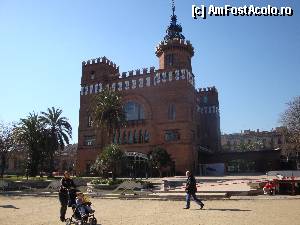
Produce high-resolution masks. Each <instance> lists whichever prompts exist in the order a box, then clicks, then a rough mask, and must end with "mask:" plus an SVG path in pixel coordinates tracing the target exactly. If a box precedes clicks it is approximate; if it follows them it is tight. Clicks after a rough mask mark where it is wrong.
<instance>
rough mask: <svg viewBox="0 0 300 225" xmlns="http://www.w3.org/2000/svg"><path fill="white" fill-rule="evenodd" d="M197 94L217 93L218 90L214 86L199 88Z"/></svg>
mask: <svg viewBox="0 0 300 225" xmlns="http://www.w3.org/2000/svg"><path fill="white" fill-rule="evenodd" d="M198 93H199V94H203V93H204V94H208V93H218V90H217V88H216V87H215V86H212V87H206V88H199V90H198Z"/></svg>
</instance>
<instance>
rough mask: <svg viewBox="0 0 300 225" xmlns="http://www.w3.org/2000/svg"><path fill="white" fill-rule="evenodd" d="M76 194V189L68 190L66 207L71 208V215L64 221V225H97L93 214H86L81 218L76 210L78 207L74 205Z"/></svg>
mask: <svg viewBox="0 0 300 225" xmlns="http://www.w3.org/2000/svg"><path fill="white" fill-rule="evenodd" d="M76 192H78V190H76V189H70V190H69V201H68V206H69V207H72V211H73V214H72V216H71V217H70V218H67V219H66V225H72V224H74V225H97V219H96V218H95V216H94V213H88V214H86V217H84V218H82V217H81V215H80V213H79V209H78V208H79V207H80V205H76V200H75V199H76Z"/></svg>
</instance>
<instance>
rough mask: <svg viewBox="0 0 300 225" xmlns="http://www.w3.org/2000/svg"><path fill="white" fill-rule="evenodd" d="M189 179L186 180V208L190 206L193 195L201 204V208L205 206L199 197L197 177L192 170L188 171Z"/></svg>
mask: <svg viewBox="0 0 300 225" xmlns="http://www.w3.org/2000/svg"><path fill="white" fill-rule="evenodd" d="M186 176H187V181H186V187H185V192H186V206H185V208H184V209H189V208H190V202H191V196H192V197H193V199H194V201H195V202H196V203H197V204H198V205H199V206H200V209H202V208H203V206H204V204H203V202H202V201H201V200H200V199H198V198H197V196H196V192H197V186H196V179H195V177H194V176H193V174H192V173H191V172H190V171H186Z"/></svg>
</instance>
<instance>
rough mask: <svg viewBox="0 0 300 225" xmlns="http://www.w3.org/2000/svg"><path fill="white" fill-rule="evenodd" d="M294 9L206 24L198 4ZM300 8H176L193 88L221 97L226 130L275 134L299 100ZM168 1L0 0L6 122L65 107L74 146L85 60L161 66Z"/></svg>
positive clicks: (181, 1) (0, 114)
mask: <svg viewBox="0 0 300 225" xmlns="http://www.w3.org/2000/svg"><path fill="white" fill-rule="evenodd" d="M203 3H204V4H205V5H210V4H215V5H218V6H222V5H224V4H225V3H227V4H230V5H232V6H243V5H245V4H253V5H257V6H263V5H267V4H270V5H274V6H291V7H293V9H294V16H292V17H233V16H230V17H208V18H207V19H206V20H194V19H193V18H192V17H191V5H192V4H197V5H200V4H203ZM299 12H300V1H297V0H294V1H280V0H276V1H275V0H269V1H267V0H265V1H261V0H252V1H250V0H248V1H243V0H236V1H217V0H214V1H213V0H211V1H208V0H207V1H200V0H177V1H176V13H177V16H178V19H179V22H180V23H181V25H182V26H183V33H184V35H185V37H186V38H187V39H189V40H191V42H192V44H193V46H194V48H195V50H196V51H195V56H194V58H193V60H192V64H193V72H194V74H195V75H196V86H197V87H207V86H213V85H215V86H216V87H217V88H218V91H219V101H220V110H221V130H222V132H226V133H231V132H239V131H240V130H244V129H249V128H250V129H264V130H269V129H271V128H272V127H276V126H278V125H279V123H278V119H279V116H280V113H281V112H283V111H284V109H285V107H286V105H285V103H286V102H288V101H290V100H291V99H292V98H293V97H294V96H297V95H300V74H299V72H300V53H299V52H300V26H299V23H300V18H299ZM170 14H171V7H170V1H169V0H151V1H147V0H130V1H123V0H118V1H116V0H110V1H104V0H48V1H39V0H35V1H33V0H26V1H24V0H19V1H17V0H0V78H1V79H0V81H1V89H0V102H1V109H0V120H3V121H6V122H10V121H18V120H19V118H22V117H26V116H27V115H28V113H29V112H32V111H36V112H40V111H44V110H46V109H47V107H51V106H55V107H60V108H62V109H63V112H64V115H65V116H67V117H68V118H69V119H70V122H71V124H72V126H73V130H74V132H73V136H74V138H73V141H72V142H77V129H78V111H79V91H80V77H81V62H82V61H83V60H86V59H90V58H96V57H99V56H104V55H105V56H107V57H108V58H109V59H111V60H112V61H114V62H115V63H116V64H118V65H119V66H120V71H128V70H131V69H135V68H142V67H150V66H155V67H158V60H157V58H156V56H155V54H154V48H155V46H156V45H157V44H158V42H159V41H160V40H162V38H163V36H164V34H165V29H166V27H167V25H168V24H169V21H170Z"/></svg>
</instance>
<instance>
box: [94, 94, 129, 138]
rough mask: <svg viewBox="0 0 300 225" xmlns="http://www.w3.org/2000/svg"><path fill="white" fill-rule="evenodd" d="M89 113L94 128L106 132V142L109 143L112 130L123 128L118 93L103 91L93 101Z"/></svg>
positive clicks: (122, 116) (120, 102)
mask: <svg viewBox="0 0 300 225" xmlns="http://www.w3.org/2000/svg"><path fill="white" fill-rule="evenodd" d="M91 111H92V115H93V121H94V122H95V124H96V126H98V127H100V128H102V129H104V130H106V131H107V136H108V140H109V143H111V142H112V134H113V132H114V130H116V129H118V128H120V127H121V126H123V125H124V122H125V113H124V110H123V107H122V100H121V95H120V93H119V92H117V91H112V90H110V89H104V90H103V91H102V92H100V93H98V94H97V95H96V96H95V98H94V99H93V102H92V109H91Z"/></svg>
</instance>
